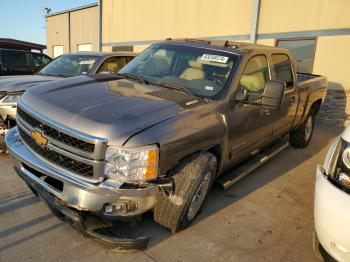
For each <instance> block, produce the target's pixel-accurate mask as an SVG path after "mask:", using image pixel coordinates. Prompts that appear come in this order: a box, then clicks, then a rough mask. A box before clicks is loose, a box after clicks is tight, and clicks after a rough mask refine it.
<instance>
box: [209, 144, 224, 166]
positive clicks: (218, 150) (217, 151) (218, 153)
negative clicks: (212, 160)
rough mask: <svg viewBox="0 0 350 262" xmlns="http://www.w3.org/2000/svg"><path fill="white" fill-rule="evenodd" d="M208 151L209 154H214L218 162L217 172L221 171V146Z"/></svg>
mask: <svg viewBox="0 0 350 262" xmlns="http://www.w3.org/2000/svg"><path fill="white" fill-rule="evenodd" d="M206 151H207V152H209V153H212V154H213V155H214V156H215V157H216V160H217V161H218V168H217V171H219V169H220V164H221V155H222V151H221V147H220V145H216V146H213V147H210V148H209V149H207V150H206Z"/></svg>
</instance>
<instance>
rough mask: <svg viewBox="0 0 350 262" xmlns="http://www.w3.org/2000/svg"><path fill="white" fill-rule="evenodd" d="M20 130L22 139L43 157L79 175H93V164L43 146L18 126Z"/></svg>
mask: <svg viewBox="0 0 350 262" xmlns="http://www.w3.org/2000/svg"><path fill="white" fill-rule="evenodd" d="M36 121H37V120H36ZM18 130H19V134H20V136H21V138H22V140H23V141H24V142H25V143H26V144H27V145H28V146H29V147H30V148H31V149H32V150H34V152H36V153H37V154H38V155H40V156H41V157H43V158H45V159H46V160H48V161H50V162H52V163H54V164H56V165H58V166H60V167H62V168H65V169H67V170H69V171H71V172H73V173H76V174H78V175H81V176H85V177H93V175H94V171H93V166H92V165H88V164H85V163H82V162H79V161H76V160H74V159H71V158H69V157H67V156H64V155H62V154H59V153H57V152H55V151H52V150H50V149H48V148H46V147H41V146H39V145H38V144H37V143H36V142H35V141H34V139H33V138H32V137H31V136H29V135H28V134H27V133H26V132H24V131H23V130H22V129H21V128H18Z"/></svg>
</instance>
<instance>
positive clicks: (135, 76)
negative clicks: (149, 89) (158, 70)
mask: <svg viewBox="0 0 350 262" xmlns="http://www.w3.org/2000/svg"><path fill="white" fill-rule="evenodd" d="M117 76H121V77H124V78H130V79H134V80H137V81H138V82H139V83H142V84H145V85H148V84H149V83H148V81H146V80H145V79H143V78H142V77H140V76H139V75H133V74H128V73H118V74H117Z"/></svg>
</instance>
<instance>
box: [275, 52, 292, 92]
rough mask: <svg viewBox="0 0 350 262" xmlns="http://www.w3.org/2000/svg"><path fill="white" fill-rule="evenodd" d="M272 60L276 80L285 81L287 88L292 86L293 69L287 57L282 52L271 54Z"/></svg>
mask: <svg viewBox="0 0 350 262" xmlns="http://www.w3.org/2000/svg"><path fill="white" fill-rule="evenodd" d="M272 61H273V68H274V71H275V76H276V80H280V81H284V82H286V87H287V88H291V87H293V86H294V81H293V70H292V64H291V62H290V60H289V57H288V56H287V55H283V54H276V55H272Z"/></svg>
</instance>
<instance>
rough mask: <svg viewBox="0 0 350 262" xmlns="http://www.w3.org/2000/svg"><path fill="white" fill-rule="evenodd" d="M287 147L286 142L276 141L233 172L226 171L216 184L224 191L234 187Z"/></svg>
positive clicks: (287, 143)
mask: <svg viewBox="0 0 350 262" xmlns="http://www.w3.org/2000/svg"><path fill="white" fill-rule="evenodd" d="M288 146H289V142H287V141H282V140H280V141H278V142H276V143H275V144H273V145H271V146H270V147H268V148H266V149H265V150H264V151H262V152H260V153H258V154H256V155H255V156H254V157H253V158H251V159H250V160H248V161H247V162H245V163H243V164H242V165H240V166H238V167H236V168H235V169H233V170H230V171H228V173H227V174H226V175H224V176H222V177H219V178H218V180H217V181H216V183H217V184H218V185H219V186H220V187H221V188H222V189H224V190H226V189H227V188H229V187H230V186H232V185H234V184H235V183H236V182H238V181H239V180H240V179H242V178H243V177H245V176H246V175H248V174H249V173H251V172H252V171H254V170H255V169H257V168H258V167H260V166H261V165H263V164H264V163H265V162H267V161H268V160H270V159H271V158H272V157H274V156H275V155H277V154H278V153H279V152H281V151H282V150H283V149H285V148H287V147H288Z"/></svg>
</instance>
